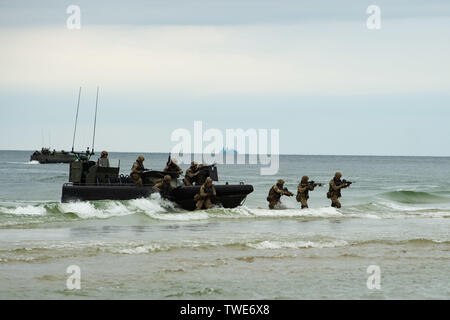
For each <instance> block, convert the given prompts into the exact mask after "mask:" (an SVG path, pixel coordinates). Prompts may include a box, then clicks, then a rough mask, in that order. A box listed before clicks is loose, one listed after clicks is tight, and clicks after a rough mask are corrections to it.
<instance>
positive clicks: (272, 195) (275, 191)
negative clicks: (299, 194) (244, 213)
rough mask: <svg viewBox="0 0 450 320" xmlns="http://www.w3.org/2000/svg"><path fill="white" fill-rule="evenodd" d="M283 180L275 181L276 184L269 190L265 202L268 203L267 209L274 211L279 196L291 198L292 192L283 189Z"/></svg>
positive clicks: (278, 201)
mask: <svg viewBox="0 0 450 320" xmlns="http://www.w3.org/2000/svg"><path fill="white" fill-rule="evenodd" d="M283 186H284V180H283V179H280V180H278V181H277V184H276V185H274V186H272V188H270V190H269V195H268V196H267V201H268V202H269V208H270V209H274V208H275V206H276V205H277V204H278V203H280V198H281V196H283V195H285V196H288V197H292V196H293V195H294V194H293V193H292V192H289V191H286V190H284V189H283Z"/></svg>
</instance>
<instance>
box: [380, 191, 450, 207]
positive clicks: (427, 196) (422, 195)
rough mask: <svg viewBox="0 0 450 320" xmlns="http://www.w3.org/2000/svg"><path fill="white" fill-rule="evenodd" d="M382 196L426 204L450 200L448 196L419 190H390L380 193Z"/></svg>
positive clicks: (406, 202) (401, 201) (410, 202)
mask: <svg viewBox="0 0 450 320" xmlns="http://www.w3.org/2000/svg"><path fill="white" fill-rule="evenodd" d="M381 197H382V198H385V199H389V200H392V201H395V202H399V203H405V204H427V203H443V202H450V198H447V197H444V196H438V195H435V194H432V193H428V192H419V191H408V190H405V191H392V192H387V193H383V194H381Z"/></svg>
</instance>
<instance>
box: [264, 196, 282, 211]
mask: <svg viewBox="0 0 450 320" xmlns="http://www.w3.org/2000/svg"><path fill="white" fill-rule="evenodd" d="M267 201H269V208H270V209H275V206H276V205H277V204H279V203H280V200H278V199H270V198H267Z"/></svg>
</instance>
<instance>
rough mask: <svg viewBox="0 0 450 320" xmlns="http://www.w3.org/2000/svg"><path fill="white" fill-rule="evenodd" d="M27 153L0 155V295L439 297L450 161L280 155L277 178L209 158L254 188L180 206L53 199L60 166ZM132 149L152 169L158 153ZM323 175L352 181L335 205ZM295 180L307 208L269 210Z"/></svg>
mask: <svg viewBox="0 0 450 320" xmlns="http://www.w3.org/2000/svg"><path fill="white" fill-rule="evenodd" d="M31 153H32V151H28V152H26V151H0V298H2V299H36V298H40V299H112V298H116V299H449V298H450V289H449V280H450V276H449V274H450V273H449V271H450V235H449V230H450V219H449V218H450V158H431V157H430V158H428V157H361V156H300V155H282V156H280V170H279V173H278V174H277V175H276V176H261V175H260V174H259V173H260V170H259V169H260V167H259V166H258V165H218V171H219V179H220V182H218V183H225V182H228V183H230V184H235V183H240V182H245V183H247V184H252V185H253V186H254V189H255V191H254V192H253V193H252V194H250V195H249V196H248V198H247V199H246V201H245V203H244V204H243V205H242V206H240V207H238V208H235V209H224V208H219V207H216V208H213V209H210V210H204V211H199V212H188V211H185V210H182V209H180V208H177V207H176V206H174V205H173V204H172V203H170V202H168V201H165V200H163V199H161V198H160V197H159V196H158V195H152V197H150V198H147V199H136V200H129V201H94V202H74V203H61V202H60V198H61V189H62V185H63V184H64V183H66V182H68V173H69V165H68V164H46V165H41V164H38V163H36V162H30V161H29V156H30V154H31ZM138 155H139V154H137V153H114V152H111V153H110V158H111V164H112V165H114V164H116V163H117V161H116V160H118V159H120V163H121V173H122V174H129V169H130V168H131V165H132V163H133V161H134V160H135V159H136V157H137V156H138ZM144 156H145V158H146V161H145V163H144V164H145V166H146V167H147V168H151V169H157V170H161V169H162V168H163V167H164V165H165V163H166V161H167V156H168V155H167V154H144ZM115 159H116V160H115ZM182 168H183V169H184V170H185V169H186V168H187V165H182ZM335 171H342V172H343V174H344V178H346V179H347V180H352V181H355V183H354V184H353V185H352V186H351V187H350V188H348V189H345V190H343V192H342V194H343V197H342V199H341V200H342V201H341V202H342V205H343V207H342V209H335V208H332V207H331V206H330V201H329V199H327V198H326V192H327V191H328V186H327V185H328V182H329V181H330V180H331V178H332V177H333V175H334V172H335ZM303 175H308V176H309V177H310V179H311V180H315V181H317V182H321V183H324V184H325V186H324V187H317V188H316V190H315V191H313V192H311V193H310V199H309V206H310V208H309V209H305V210H301V209H300V206H299V204H298V203H297V202H296V201H295V197H292V198H288V197H283V198H282V203H281V206H280V207H279V208H277V209H276V210H269V209H268V207H267V201H266V197H267V193H268V191H269V189H270V187H271V186H272V185H273V184H275V183H276V180H277V179H279V178H283V179H284V180H285V181H286V186H287V187H288V188H289V189H290V191H292V192H296V188H297V184H298V182H299V180H300V178H301V176H303ZM70 266H76V268H79V271H80V274H79V279H80V282H79V283H80V289H73V288H70V287H68V285H67V282H68V279H69V278H70V277H71V276H73V275H72V274H71V273H68V272H67V271H68V267H70ZM370 266H375V267H376V268H378V270H379V274H377V277H378V278H377V279H378V280H377V283H378V284H379V285H380V286H379V287H376V288H374V287H373V286H370V282H371V280H370V279H371V277H373V276H374V275H373V274H372V273H371V271H370V270H373V269H370V268H369V267H370ZM368 268H369V270H368ZM69 270H70V269H69ZM368 271H369V272H368ZM71 289H73V290H71Z"/></svg>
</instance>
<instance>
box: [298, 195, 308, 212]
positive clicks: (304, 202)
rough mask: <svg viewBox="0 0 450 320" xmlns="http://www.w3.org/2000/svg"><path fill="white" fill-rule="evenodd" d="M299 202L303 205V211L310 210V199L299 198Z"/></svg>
mask: <svg viewBox="0 0 450 320" xmlns="http://www.w3.org/2000/svg"><path fill="white" fill-rule="evenodd" d="M297 201H298V202H300V203H301V204H302V209H305V208H308V199H307V198H304V197H297Z"/></svg>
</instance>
